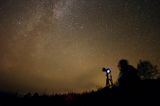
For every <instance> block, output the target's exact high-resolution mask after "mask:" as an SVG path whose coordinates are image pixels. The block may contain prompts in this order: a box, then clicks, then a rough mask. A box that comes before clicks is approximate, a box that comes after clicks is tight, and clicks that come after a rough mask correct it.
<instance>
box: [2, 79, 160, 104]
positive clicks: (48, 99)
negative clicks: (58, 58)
mask: <svg viewBox="0 0 160 106" xmlns="http://www.w3.org/2000/svg"><path fill="white" fill-rule="evenodd" d="M159 84H160V80H144V81H141V82H139V83H138V84H136V85H137V86H135V87H126V88H120V87H113V88H102V89H99V90H97V91H92V92H88V93H87V92H86V93H82V94H75V93H72V94H63V95H52V96H47V95H41V96H39V95H38V94H37V93H35V94H34V95H32V96H31V95H25V96H24V97H18V96H17V95H16V94H9V93H4V92H0V97H1V99H0V105H10V104H12V105H13V104H14V105H19V106H20V105H26V106H28V105H29V106H30V105H48V106H53V105H55V104H56V105H75V106H88V105H95V104H97V105H103V104H106V105H111V104H121V105H131V104H134V105H138V104H142V105H144V104H148V103H150V104H152V105H153V104H156V103H158V104H159V96H160V86H159Z"/></svg>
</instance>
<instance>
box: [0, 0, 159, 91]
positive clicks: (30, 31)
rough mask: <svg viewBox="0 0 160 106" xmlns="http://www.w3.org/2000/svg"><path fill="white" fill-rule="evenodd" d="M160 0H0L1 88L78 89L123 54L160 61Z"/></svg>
mask: <svg viewBox="0 0 160 106" xmlns="http://www.w3.org/2000/svg"><path fill="white" fill-rule="evenodd" d="M159 11H160V1H159V0H0V90H7V91H13V92H22V93H24V92H35V91H36V92H40V93H63V92H82V91H88V90H93V89H98V88H100V87H104V86H105V75H104V73H103V72H102V71H101V70H102V67H110V68H111V69H112V75H113V81H114V82H115V81H116V79H117V76H118V73H119V71H118V68H117V63H118V61H119V60H120V59H121V58H125V59H128V60H129V63H130V64H132V65H134V66H136V64H137V63H138V61H139V60H140V59H142V60H150V61H151V62H152V63H154V64H157V65H158V66H159V65H160V46H159V45H160V30H159V28H160V13H159Z"/></svg>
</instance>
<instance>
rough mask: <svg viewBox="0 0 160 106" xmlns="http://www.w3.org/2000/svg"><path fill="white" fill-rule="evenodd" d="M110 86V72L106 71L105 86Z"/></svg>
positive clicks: (111, 83) (111, 84) (111, 82)
mask: <svg viewBox="0 0 160 106" xmlns="http://www.w3.org/2000/svg"><path fill="white" fill-rule="evenodd" d="M112 86H113V81H112V75H111V72H110V73H107V72H106V87H109V88H111V87H112Z"/></svg>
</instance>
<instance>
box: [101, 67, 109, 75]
mask: <svg viewBox="0 0 160 106" xmlns="http://www.w3.org/2000/svg"><path fill="white" fill-rule="evenodd" d="M102 71H103V72H106V73H107V74H109V73H111V69H110V68H102Z"/></svg>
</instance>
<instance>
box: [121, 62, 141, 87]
mask: <svg viewBox="0 0 160 106" xmlns="http://www.w3.org/2000/svg"><path fill="white" fill-rule="evenodd" d="M118 68H119V71H120V73H119V78H118V84H119V87H125V88H126V87H135V84H136V83H137V82H138V81H139V80H140V78H139V77H138V75H137V69H135V68H134V67H133V66H131V65H129V64H128V61H127V60H125V59H121V60H120V61H119V63H118Z"/></svg>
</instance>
